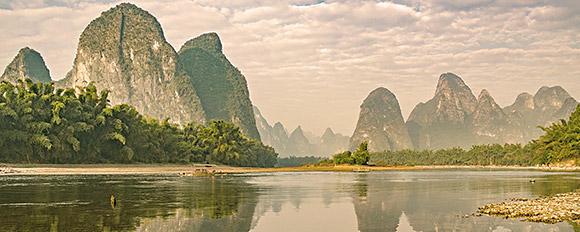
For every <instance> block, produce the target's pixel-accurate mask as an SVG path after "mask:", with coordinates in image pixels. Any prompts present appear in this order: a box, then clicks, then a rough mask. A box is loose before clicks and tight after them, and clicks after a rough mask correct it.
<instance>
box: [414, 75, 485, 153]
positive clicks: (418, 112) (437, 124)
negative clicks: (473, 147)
mask: <svg viewBox="0 0 580 232" xmlns="http://www.w3.org/2000/svg"><path fill="white" fill-rule="evenodd" d="M476 106H477V99H476V98H475V96H474V95H473V93H472V92H471V89H470V88H469V87H468V86H467V85H466V84H465V82H463V80H462V79H461V78H460V77H459V76H457V75H455V74H452V73H444V74H441V76H439V81H438V83H437V90H436V91H435V96H434V97H433V98H432V99H431V100H429V101H427V102H426V103H419V104H417V106H415V108H414V109H413V111H412V112H411V114H410V115H409V118H408V120H407V128H408V130H409V136H410V137H411V140H412V141H413V146H414V147H415V148H416V149H439V148H447V147H453V146H458V145H467V144H468V143H469V142H468V141H467V140H466V139H467V134H466V127H467V117H468V116H469V115H470V114H471V113H473V111H474V110H475V107H476Z"/></svg>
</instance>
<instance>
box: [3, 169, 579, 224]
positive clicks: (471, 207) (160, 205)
mask: <svg viewBox="0 0 580 232" xmlns="http://www.w3.org/2000/svg"><path fill="white" fill-rule="evenodd" d="M530 179H535V180H536V183H533V184H532V183H530V182H529V180H530ZM578 179H580V174H578V173H549V172H530V171H497V170H494V171H492V170H460V171H454V170H424V171H391V172H372V173H268V174H238V175H229V176H225V177H216V178H211V177H202V178H181V177H178V176H169V175H160V176H143V175H135V176H130V175H127V176H123V175H121V176H119V175H116V176H9V177H6V176H4V177H0V209H1V210H0V218H1V219H0V220H1V222H2V229H0V230H2V231H4V230H6V231H133V230H134V231H573V230H575V229H576V230H577V229H578V226H577V225H570V224H566V223H560V224H556V225H545V224H537V223H528V222H521V221H519V220H505V219H502V218H496V217H489V216H481V217H477V216H473V215H471V213H474V212H475V210H476V209H477V207H478V206H481V205H485V204H489V203H495V202H501V201H505V200H506V199H509V198H512V197H513V198H521V197H526V198H532V197H538V196H544V195H551V194H555V193H560V192H568V191H572V190H574V189H577V188H580V183H579V182H578ZM111 195H114V196H115V199H116V205H115V207H111V201H110V196H111ZM466 214H467V215H469V218H463V217H461V216H463V215H466Z"/></svg>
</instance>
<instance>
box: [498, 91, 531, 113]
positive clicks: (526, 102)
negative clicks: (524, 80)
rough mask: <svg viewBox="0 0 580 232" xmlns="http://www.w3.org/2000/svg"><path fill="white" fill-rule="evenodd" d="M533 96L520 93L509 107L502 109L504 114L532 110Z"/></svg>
mask: <svg viewBox="0 0 580 232" xmlns="http://www.w3.org/2000/svg"><path fill="white" fill-rule="evenodd" d="M534 107H535V106H534V96H532V95H531V94H529V93H525V92H524V93H520V94H518V96H517V97H516V100H515V101H514V103H513V104H511V105H510V106H507V107H505V108H504V111H506V112H514V111H529V110H534Z"/></svg>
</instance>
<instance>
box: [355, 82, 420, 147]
mask: <svg viewBox="0 0 580 232" xmlns="http://www.w3.org/2000/svg"><path fill="white" fill-rule="evenodd" d="M360 108H361V110H360V114H359V119H358V122H357V125H356V129H355V130H354V133H353V135H352V137H351V139H350V148H351V150H354V148H355V147H356V146H357V145H358V144H359V143H360V142H363V141H368V142H369V147H368V148H369V150H370V151H383V150H401V149H407V148H413V144H412V143H411V138H410V137H409V134H408V132H407V128H406V126H405V121H404V120H403V115H402V114H401V107H400V106H399V101H398V100H397V98H396V97H395V95H394V94H393V93H392V92H391V91H389V90H388V89H385V88H378V89H375V90H374V91H372V92H371V93H370V94H369V96H368V97H367V98H366V99H365V100H364V102H363V104H362V105H361V107H360Z"/></svg>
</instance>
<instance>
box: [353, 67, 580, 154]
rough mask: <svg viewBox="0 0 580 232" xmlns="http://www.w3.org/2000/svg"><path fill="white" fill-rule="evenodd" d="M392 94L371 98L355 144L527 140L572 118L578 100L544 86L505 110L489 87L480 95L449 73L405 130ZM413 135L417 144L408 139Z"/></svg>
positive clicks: (437, 145) (422, 145) (431, 145)
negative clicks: (557, 123) (542, 129)
mask: <svg viewBox="0 0 580 232" xmlns="http://www.w3.org/2000/svg"><path fill="white" fill-rule="evenodd" d="M380 92H382V93H383V94H382V95H383V96H387V97H382V99H384V100H383V101H377V100H374V99H376V98H377V97H376V96H375V95H377V93H380ZM391 94H392V93H390V91H388V90H386V89H382V88H379V89H377V90H375V91H373V92H371V94H370V95H369V97H368V98H367V99H366V100H365V102H364V103H363V105H362V106H361V114H360V116H359V122H358V124H357V129H356V130H355V132H354V136H353V137H352V138H351V144H350V147H351V148H352V147H353V146H356V144H357V143H358V142H360V141H363V140H368V141H369V149H371V150H374V151H379V150H384V149H389V150H400V149H406V148H414V149H418V150H423V149H433V150H436V149H441V148H450V147H456V146H459V147H463V148H469V147H470V146H471V145H475V144H490V143H500V144H503V143H524V144H525V143H527V142H529V141H530V140H531V139H536V138H538V136H539V135H540V134H541V130H540V129H538V128H537V126H546V125H549V124H551V123H553V122H555V121H557V120H559V119H563V118H567V117H569V115H570V113H571V112H572V111H573V110H574V109H575V107H576V105H577V104H578V102H577V101H576V100H575V99H574V98H572V97H571V96H570V95H569V94H568V93H567V92H566V91H565V90H564V89H563V88H562V87H560V86H555V87H545V86H544V87H541V88H540V89H539V90H538V92H537V93H536V94H535V95H534V96H531V95H529V94H527V93H522V94H520V95H518V97H517V98H516V101H515V102H514V104H512V105H511V106H508V107H505V108H503V109H502V108H501V107H500V106H499V105H498V104H497V103H496V102H495V100H494V99H493V97H492V96H491V95H490V94H489V92H488V91H487V90H485V89H484V90H482V91H481V93H480V94H479V96H478V97H477V98H476V97H475V95H473V93H472V92H471V89H470V88H469V86H467V85H466V84H465V83H464V82H463V80H462V79H461V78H460V77H459V76H457V75H455V74H453V73H444V74H441V76H440V77H439V81H438V83H437V89H436V91H435V95H434V96H433V98H432V99H431V100H429V101H427V102H425V103H422V102H421V103H419V104H417V105H416V106H415V108H414V109H413V111H412V112H411V115H410V116H409V118H408V120H407V122H406V127H407V131H404V130H402V129H400V128H401V123H402V121H401V119H402V117H401V116H400V109H399V108H398V105H399V104H398V102H397V99H396V97H394V95H392V96H391ZM371 102H373V103H371ZM394 128H397V129H394ZM409 139H410V140H411V141H412V146H409V144H408V142H407V141H408V140H409ZM397 144H403V145H397ZM394 145H396V146H394Z"/></svg>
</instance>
